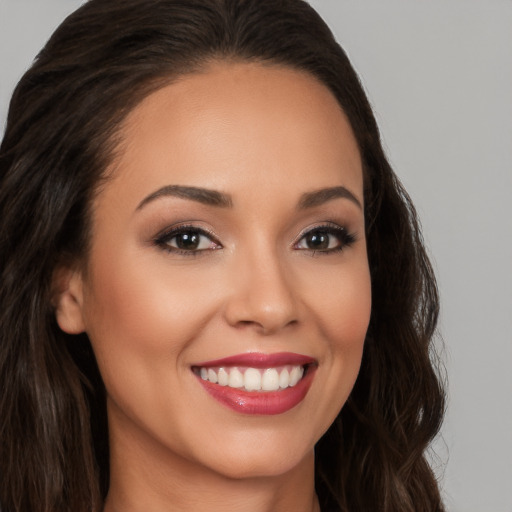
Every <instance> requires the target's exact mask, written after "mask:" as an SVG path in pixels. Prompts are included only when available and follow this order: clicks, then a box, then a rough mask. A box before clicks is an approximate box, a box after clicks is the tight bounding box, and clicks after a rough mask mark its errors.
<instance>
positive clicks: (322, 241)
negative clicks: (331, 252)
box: [304, 231, 332, 251]
mask: <svg viewBox="0 0 512 512" xmlns="http://www.w3.org/2000/svg"><path fill="white" fill-rule="evenodd" d="M331 238H332V237H331V235H330V234H329V233H326V232H325V231H314V232H312V233H308V234H307V235H306V236H305V237H304V242H305V244H306V246H307V248H308V249H311V250H313V251H325V250H326V249H329V248H330V247H329V245H330V243H331Z"/></svg>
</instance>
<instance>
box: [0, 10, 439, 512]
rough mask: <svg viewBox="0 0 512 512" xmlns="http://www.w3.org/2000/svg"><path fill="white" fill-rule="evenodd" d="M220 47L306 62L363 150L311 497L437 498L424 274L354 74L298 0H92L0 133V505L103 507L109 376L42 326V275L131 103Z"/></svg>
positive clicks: (406, 202)
mask: <svg viewBox="0 0 512 512" xmlns="http://www.w3.org/2000/svg"><path fill="white" fill-rule="evenodd" d="M219 59H220V60H228V61H229V60H234V61H237V60H238V61H256V62H262V63H273V64H277V65H282V66H287V67H290V68H293V69H297V70H301V71H305V72H308V73H310V74H311V75H312V76H314V77H316V79H317V80H319V81H320V82H322V83H323V84H325V85H326V86H327V87H328V88H329V89H330V91H331V92H332V93H333V94H334V96H335V97H336V98H337V101H338V102H339V104H340V105H341V107H342V108H343V110H344V112H345V113H346V115H347V117H348V119H349V121H350V124H351V126H352V129H353V132H354V135H355V138H356V140H357V143H358V146H359V150H360V153H361V157H362V162H363V168H364V199H365V218H366V231H367V242H368V258H369V265H370V272H371V279H372V296H373V303H372V313H371V319H370V326H369V330H368V334H367V339H366V342H365V347H364V354H363V360H362V367H361V371H360V374H359V377H358V379H357V382H356V384H355V387H354V389H353V391H352V393H351V396H350V398H349V400H348V402H347V404H346V405H345V406H344V407H343V409H342V410H341V412H340V413H339V415H338V417H337V418H336V420H335V422H334V423H333V425H332V426H331V427H330V429H329V430H328V431H327V432H326V434H325V435H324V436H323V437H322V439H321V440H320V441H319V442H318V445H317V447H316V454H315V459H316V462H315V464H316V466H315V475H316V487H317V492H318V495H319V499H320V502H321V504H322V507H324V508H325V509H326V510H327V509H329V510H331V509H336V510H340V511H343V512H348V511H354V510H357V511H372V512H373V511H375V512H376V511H382V512H412V511H415V512H434V511H436V512H441V511H442V510H444V509H443V505H442V502H441V498H440V493H439V489H438V485H437V481H436V479H435V477H434V474H433V472H432V470H431V468H430V466H429V464H428V462H427V459H426V456H425V452H426V449H427V447H428V445H429V443H430V441H431V440H432V439H433V437H434V436H435V435H436V433H437V432H438V430H439V428H440V424H441V421H442V417H443V412H444V394H443V387H442V383H441V381H440V379H439V376H438V372H437V371H436V364H435V362H436V356H435V353H434V352H433V348H432V339H433V336H434V334H435V328H436V322H437V317H438V309H439V306H438V293H437V288H436V282H435V278H434V274H433V271H432V268H431V265H430V263H429V260H428V257H427V255H426V252H425V248H424V244H423V241H422V237H421V232H420V229H419V225H418V220H417V217H416V213H415V210H414V207H413V205H412V203H411V201H410V199H409V197H408V195H407V194H406V192H405V191H404V189H403V187H402V185H401V184H400V182H399V180H398V179H397V177H396V176H395V174H394V173H393V171H392V169H391V167H390V166H389V164H388V162H387V160H386V156H385V154H384V151H383V149H382V146H381V142H380V136H379V131H378V128H377V125H376V122H375V119H374V116H373V113H372V110H371V108H370V105H369V103H368V100H367V98H366V96H365V93H364V91H363V88H362V86H361V84H360V82H359V79H358V77H357V75H356V73H355V71H354V69H353V68H352V66H351V64H350V62H349V60H348V58H347V56H346V55H345V53H344V51H343V50H342V48H341V47H340V46H339V45H338V44H337V42H336V41H335V39H334V37H333V35H332V33H331V32H330V30H329V29H328V27H327V25H326V24H325V23H324V22H323V21H322V19H321V18H320V17H319V16H318V14H317V13H316V12H315V11H314V10H313V9H312V8H311V7H310V6H309V5H308V4H307V3H306V2H304V1H302V0H123V1H120V0H90V1H89V2H87V3H85V4H84V5H83V6H82V7H81V8H80V9H78V10H77V11H76V12H75V13H74V14H72V15H71V16H69V17H68V18H67V19H66V20H65V21H64V22H63V24H62V25H61V26H60V27H59V28H58V29H57V31H56V32H55V33H54V34H53V36H52V37H51V38H50V40H49V41H48V43H47V44H46V46H45V47H44V48H43V50H42V51H41V52H40V54H39V55H38V57H37V59H36V60H35V62H34V64H33V65H32V67H31V68H30V69H29V70H28V71H27V73H26V74H25V75H24V76H23V78H22V79H21V81H20V83H19V84H18V86H17V88H16V89H15V91H14V94H13V97H12V101H11V104H10V109H9V114H8V121H7V126H6V131H5V136H4V139H3V142H2V144H1V146H0V273H1V274H0V276H1V277H0V386H1V389H2V392H1V396H0V510H2V511H3V512H68V511H69V510H73V511H74V512H93V511H94V512H97V511H99V510H101V508H102V503H103V500H104V497H105V496H106V493H107V490H108V480H109V456H108V440H107V418H106V409H105V389H104V387H103V383H102V380H101V376H100V375H99V372H98V368H97V366H96V362H95V359H94V355H93V353H92V350H91V347H90V343H89V341H88V339H87V336H86V335H85V334H84V335H80V336H70V335H66V334H65V333H63V332H62V331H60V330H59V328H58V326H57V324H56V321H55V315H54V308H53V306H52V278H53V274H54V271H55V269H56V267H57V266H58V265H59V264H62V263H63V262H73V261H77V260H79V259H80V258H82V259H83V258H84V257H86V255H87V250H88V239H89V227H90V226H89V223H90V205H91V200H92V197H93V196H94V194H95V192H96V190H97V189H98V187H99V186H100V185H101V183H102V180H103V179H105V170H106V168H107V166H108V164H109V163H110V162H111V161H112V159H113V158H114V157H115V152H116V145H117V141H118V137H117V135H118V132H119V127H120V124H121V122H122V121H123V119H124V118H125V116H126V115H127V113H128V112H130V111H131V110H132V109H133V108H134V107H135V106H136V105H137V104H138V103H139V102H140V101H141V100H142V99H143V98H144V97H146V96H147V95H148V94H149V93H151V92H152V91H154V90H157V89H158V88H160V87H162V86H163V85H165V84H168V83H171V82H172V81H173V80H175V79H176V78H178V77H179V76H181V75H184V74H187V73H192V72H194V71H196V70H200V69H202V68H204V67H205V66H206V65H207V64H208V63H209V62H211V61H213V60H219Z"/></svg>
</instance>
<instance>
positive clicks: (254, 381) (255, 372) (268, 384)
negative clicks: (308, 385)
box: [198, 366, 304, 391]
mask: <svg viewBox="0 0 512 512" xmlns="http://www.w3.org/2000/svg"><path fill="white" fill-rule="evenodd" d="M198 373H199V375H200V376H201V378H202V379H203V380H207V381H209V382H212V383H214V384H219V385H221V386H228V387H230V388H244V389H245V390H246V391H277V390H278V389H286V388H288V387H293V386H295V385H297V383H298V382H299V381H300V379H301V378H302V376H303V375H304V367H302V366H285V367H281V368H266V369H258V368H245V369H242V370H240V369H239V368H237V367H233V368H201V369H200V370H199V372H198Z"/></svg>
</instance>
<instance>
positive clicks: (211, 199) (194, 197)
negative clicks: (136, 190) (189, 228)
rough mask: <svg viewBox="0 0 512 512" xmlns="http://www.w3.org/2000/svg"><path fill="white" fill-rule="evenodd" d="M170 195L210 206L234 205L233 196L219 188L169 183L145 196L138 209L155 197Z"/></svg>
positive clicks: (225, 206)
mask: <svg viewBox="0 0 512 512" xmlns="http://www.w3.org/2000/svg"><path fill="white" fill-rule="evenodd" d="M168 196H171V197H179V198H181V199H188V200H191V201H196V202H198V203H202V204H206V205H208V206H218V207H220V208H231V207H232V206H233V201H232V199H231V196H229V195H228V194H224V193H222V192H218V191H217V190H209V189H206V188H199V187H184V186H182V185H167V186H165V187H162V188H159V189H158V190H156V191H155V192H153V193H152V194H149V196H147V197H145V198H144V199H143V200H142V201H141V202H140V203H139V206H137V210H140V209H141V208H143V207H144V206H146V205H147V204H148V203H151V202H152V201H154V200H155V199H159V198H161V197H168Z"/></svg>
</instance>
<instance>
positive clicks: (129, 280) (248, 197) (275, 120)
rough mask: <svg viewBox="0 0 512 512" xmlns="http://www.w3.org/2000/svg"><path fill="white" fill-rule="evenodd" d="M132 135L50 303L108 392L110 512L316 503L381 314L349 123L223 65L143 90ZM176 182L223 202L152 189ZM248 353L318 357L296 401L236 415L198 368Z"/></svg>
mask: <svg viewBox="0 0 512 512" xmlns="http://www.w3.org/2000/svg"><path fill="white" fill-rule="evenodd" d="M122 138H123V141H122V143H121V145H120V148H119V151H118V156H117V157H116V160H115V162H114V165H113V166H112V169H111V173H112V179H111V180H110V181H108V182H107V183H106V185H105V186H104V187H103V188H102V190H101V191H100V192H99V194H98V195H97V197H96V199H95V201H94V205H93V221H92V226H93V227H92V240H91V253H90V257H89V259H88V261H87V262H86V263H85V268H86V272H80V271H73V270H71V269H70V270H66V269H64V272H63V275H64V278H63V279H62V282H63V283H64V284H61V294H60V298H59V304H58V309H57V320H58V323H59V325H60V327H61V328H62V329H63V330H64V331H66V332H69V333H78V332H83V331H85V332H87V334H88V335H89V337H90V339H91V343H92V345H93V348H94V351H95V354H96V357H97V360H98V364H99V367H100V371H101V373H102V376H103V379H104V382H105V386H106V390H107V407H108V416H109V429H110V430H109V435H110V442H111V486H110V491H109V494H108V498H107V501H106V505H105V509H104V510H105V512H120V511H122V512H147V511H148V510H151V511H152V512H164V511H166V512H167V511H171V510H172V511H173V512H181V511H200V510H201V511H203V510H208V511H209V512H216V511H222V512H225V511H226V510H245V511H249V512H270V511H275V510H294V511H297V512H312V511H318V510H319V507H318V502H317V498H316V495H315V490H314V445H315V443H316V442H317V441H318V439H319V438H320V437H321V436H322V434H323V433H324V432H325V431H326V429H327V428H328V427H329V425H330V424H331V423H332V421H333V420H334V418H335V417H336V415H337V414H338V412H339V410H340V409H341V407H342V406H343V404H344V403H345V401H346V399H347V397H348V395H349V393H350V391H351V389H352V386H353V384H354V382H355V379H356V377H357V373H358V371H359V366H360V362H361V355H362V349H363V343H364V338H365V334H366V329H367V326H368V322H369V316H370V307H371V296H370V277H369V270H368V261H367V255H366V240H365V232H364V214H363V209H362V205H363V178H362V167H361V160H360V156H359V151H358V148H357V144H356V141H355V139H354V136H353V134H352V131H351V129H350V126H349V124H348V122H347V119H346V117H345V115H344V114H343V112H342V111H341V109H340V107H339V105H338V103H337V102H336V100H335V98H334V97H333V95H332V94H331V93H330V92H329V91H328V90H327V89H326V88H325V87H324V86H323V85H321V84H320V83H319V82H318V81H316V80H315V79H314V78H312V77H310V76H309V75H307V74H304V73H300V72H298V71H294V70H290V69H287V68H282V67H278V66H268V65H267V66H264V65H261V64H255V63H252V64H249V63H224V62H217V63H212V64H211V65H210V66H209V67H208V68H206V69H205V70H204V71H203V72H201V73H197V74H192V75H187V76H185V77H182V78H181V79H179V80H178V81H176V82H175V83H173V84H171V85H168V86H166V87H164V88H162V89H161V90H159V91H157V92H155V93H153V94H151V95H150V96H149V97H147V98H146V99H145V100H144V101H143V102H142V103H141V104H140V105H138V106H137V107H136V108H135V109H134V111H133V112H132V113H131V114H130V115H129V116H128V117H127V119H126V121H125V123H124V126H123V128H122ZM176 185H179V186H186V187H195V188H201V189H208V190H213V191H217V192H220V193H222V194H224V196H223V197H224V199H226V197H227V201H225V203H223V204H220V205H219V204H217V205H212V204H205V203H204V202H201V201H198V200H197V198H193V197H183V196H180V197H177V196H176V194H175V193H164V192H161V193H160V194H156V195H155V192H156V191H159V190H160V191H162V187H169V186H172V187H174V186H176ZM342 187H343V188H342ZM322 189H328V190H329V191H330V192H327V193H324V194H317V195H316V196H312V194H314V193H315V192H317V191H319V190H322ZM164 190H167V191H168V190H170V189H164ZM173 190H174V189H173ZM332 190H334V192H332ZM340 191H341V192H340ZM308 194H309V196H308ZM307 197H309V198H310V199H311V197H313V200H310V201H309V203H308V201H305V198H307ZM183 226H185V228H183ZM326 226H327V227H326ZM180 227H181V228H183V229H186V230H188V231H187V233H188V235H190V234H191V233H192V234H193V235H195V236H196V239H195V240H196V241H198V243H197V245H195V246H186V247H185V248H184V244H183V229H182V231H181V232H180V231H179V229H178V231H176V229H177V228H180ZM173 230H174V231H173ZM194 230H195V231H194ZM169 232H170V233H169ZM162 233H164V234H166V237H164V239H163V240H162ZM176 233H178V234H176ZM312 235H313V238H312ZM314 236H317V238H315V239H314ZM318 236H321V237H323V238H322V240H323V242H322V244H323V245H322V244H320V246H317V245H314V243H312V242H314V241H315V240H318ZM248 352H260V353H265V354H273V353H277V352H293V353H298V354H302V355H307V356H310V357H312V358H314V359H315V361H316V362H317V367H316V372H315V374H314V378H313V381H312V384H311V387H310V388H309V390H308V392H307V394H306V396H305V397H304V399H303V400H302V401H301V402H300V403H299V404H298V405H296V406H294V407H293V408H291V409H290V410H288V411H286V412H284V413H281V414H273V415H258V414H256V415H254V414H243V413H240V412H237V411H234V410H231V409H230V408H228V407H226V406H225V405H224V404H222V403H219V402H218V401H217V400H215V399H213V398H212V397H211V396H210V395H209V394H208V393H206V392H205V390H204V389H203V387H202V385H201V384H200V383H199V379H198V377H197V375H195V374H194V372H193V371H192V370H191V368H192V366H193V365H194V364H195V363H197V362H199V361H208V360H214V359H219V358H223V357H227V356H231V355H234V354H240V353H248Z"/></svg>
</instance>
